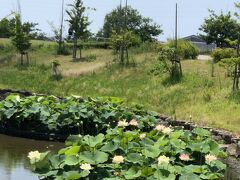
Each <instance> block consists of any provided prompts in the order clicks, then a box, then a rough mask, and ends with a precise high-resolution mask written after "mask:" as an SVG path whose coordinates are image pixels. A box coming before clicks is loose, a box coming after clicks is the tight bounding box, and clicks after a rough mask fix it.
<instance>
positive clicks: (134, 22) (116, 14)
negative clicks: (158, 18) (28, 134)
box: [98, 6, 162, 41]
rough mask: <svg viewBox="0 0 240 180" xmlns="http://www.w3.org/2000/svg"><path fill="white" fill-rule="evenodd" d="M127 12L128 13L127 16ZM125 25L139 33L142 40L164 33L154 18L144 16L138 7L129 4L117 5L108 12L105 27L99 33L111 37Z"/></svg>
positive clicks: (151, 38) (149, 39)
mask: <svg viewBox="0 0 240 180" xmlns="http://www.w3.org/2000/svg"><path fill="white" fill-rule="evenodd" d="M125 14H127V16H126V17H125ZM125 22H126V24H125ZM125 26H127V27H126V28H127V29H128V30H129V31H132V32H133V33H134V34H136V35H138V36H139V37H140V39H141V41H152V40H153V39H154V38H155V37H156V36H158V35H160V34H161V33H162V30H161V28H160V26H159V25H157V24H156V23H154V22H153V20H152V19H150V18H145V17H143V16H142V15H140V13H139V12H138V11H137V10H136V9H133V8H132V7H130V6H128V7H127V8H126V7H124V8H120V7H117V8H116V9H114V10H113V11H111V12H110V13H109V14H107V15H106V16H105V20H104V25H103V28H102V29H101V30H100V32H98V35H99V36H103V37H104V38H111V37H112V35H113V34H114V32H119V30H120V29H122V28H123V27H125Z"/></svg>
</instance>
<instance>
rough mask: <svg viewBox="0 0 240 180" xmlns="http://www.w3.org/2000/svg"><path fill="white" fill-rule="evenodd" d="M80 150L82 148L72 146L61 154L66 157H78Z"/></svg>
mask: <svg viewBox="0 0 240 180" xmlns="http://www.w3.org/2000/svg"><path fill="white" fill-rule="evenodd" d="M79 150H80V146H70V147H68V148H66V149H63V150H62V151H59V154H62V153H64V154H65V155H76V154H78V152H79Z"/></svg>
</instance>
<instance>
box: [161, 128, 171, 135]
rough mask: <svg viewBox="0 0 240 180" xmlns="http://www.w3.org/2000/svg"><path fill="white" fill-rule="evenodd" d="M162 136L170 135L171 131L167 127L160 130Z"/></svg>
mask: <svg viewBox="0 0 240 180" xmlns="http://www.w3.org/2000/svg"><path fill="white" fill-rule="evenodd" d="M162 132H163V134H170V133H171V132H172V129H171V128H169V127H166V128H164V129H163V130H162Z"/></svg>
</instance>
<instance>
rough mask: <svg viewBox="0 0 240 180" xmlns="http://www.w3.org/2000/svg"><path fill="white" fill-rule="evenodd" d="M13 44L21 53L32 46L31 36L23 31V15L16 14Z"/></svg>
mask: <svg viewBox="0 0 240 180" xmlns="http://www.w3.org/2000/svg"><path fill="white" fill-rule="evenodd" d="M12 44H13V45H14V46H15V47H16V49H17V50H18V52H19V53H20V54H25V53H26V51H27V50H29V48H30V47H31V43H30V38H29V36H28V35H27V34H26V33H25V32H24V31H23V26H22V22H21V17H20V15H19V14H16V15H15V28H14V32H13V37H12Z"/></svg>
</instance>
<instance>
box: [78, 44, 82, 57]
mask: <svg viewBox="0 0 240 180" xmlns="http://www.w3.org/2000/svg"><path fill="white" fill-rule="evenodd" d="M79 53H80V59H82V47H80V49H79Z"/></svg>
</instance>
